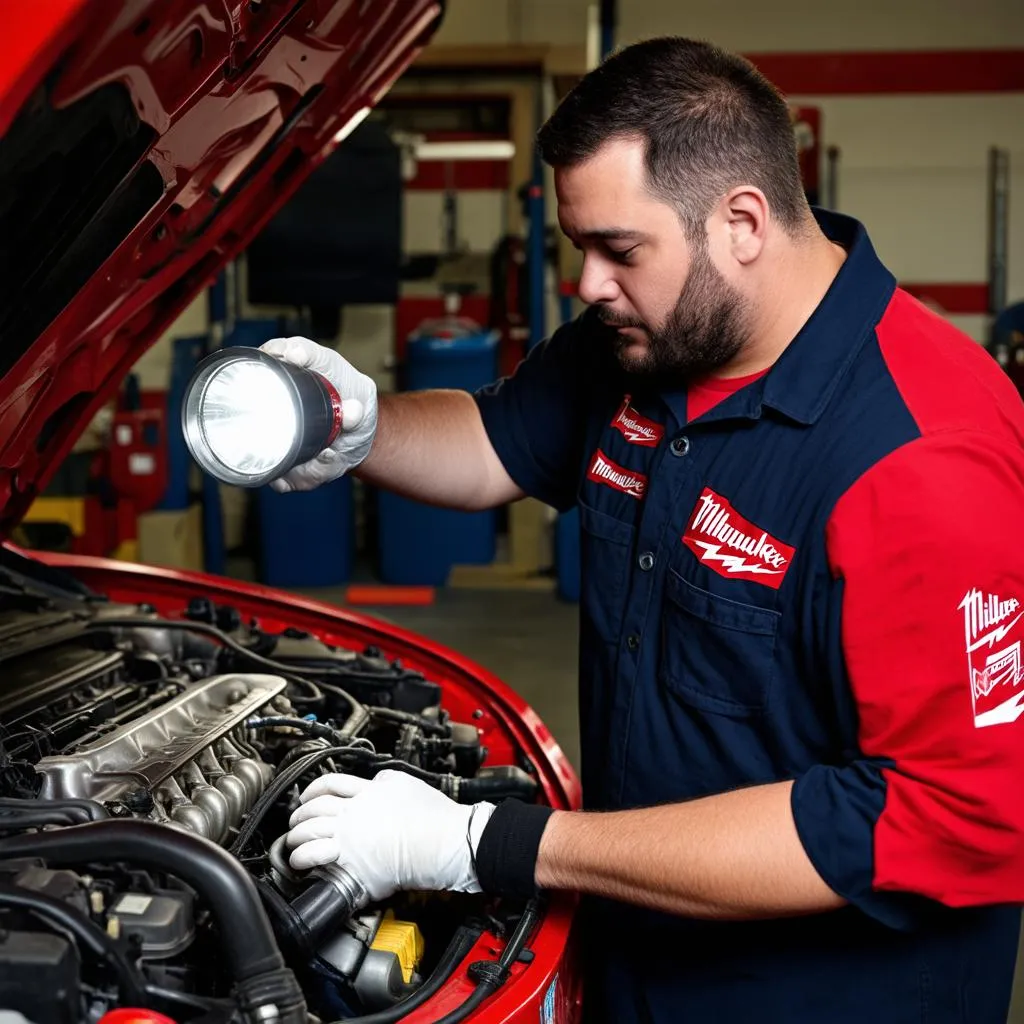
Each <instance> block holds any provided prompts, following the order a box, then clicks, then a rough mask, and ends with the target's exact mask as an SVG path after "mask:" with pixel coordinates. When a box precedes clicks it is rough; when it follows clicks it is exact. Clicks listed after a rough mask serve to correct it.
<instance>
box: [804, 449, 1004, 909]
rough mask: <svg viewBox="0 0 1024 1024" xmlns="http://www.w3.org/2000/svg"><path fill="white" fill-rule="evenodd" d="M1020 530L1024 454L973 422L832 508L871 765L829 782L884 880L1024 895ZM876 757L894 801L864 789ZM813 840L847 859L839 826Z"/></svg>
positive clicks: (972, 898)
mask: <svg viewBox="0 0 1024 1024" xmlns="http://www.w3.org/2000/svg"><path fill="white" fill-rule="evenodd" d="M1022 525H1024V452H1022V451H1021V449H1020V447H1019V446H1017V445H1015V444H1014V443H1012V442H1010V441H1006V440H1002V439H999V438H998V437H995V436H993V435H990V434H982V433H980V432H967V431H950V432H948V433H937V434H932V435H929V436H926V437H923V438H921V439H919V440H917V441H914V442H912V443H910V444H908V445H905V446H904V447H902V448H900V449H898V450H897V451H895V452H894V453H892V454H891V455H890V456H888V457H887V458H885V459H884V460H882V461H881V462H880V463H878V464H877V465H876V466H875V467H873V468H872V469H871V470H870V471H869V472H868V473H866V474H865V475H864V476H863V477H861V478H860V479H859V480H858V481H857V482H856V483H855V484H854V485H853V487H852V488H851V489H850V490H849V491H847V493H846V494H845V495H844V496H843V497H842V498H841V499H840V501H839V502H838V503H837V505H836V507H835V509H834V512H833V514H832V516H831V519H830V522H829V525H828V528H827V533H826V543H827V549H828V557H829V563H830V567H831V570H832V573H833V576H834V577H835V578H836V580H837V581H838V582H840V583H841V586H842V588H843V602H842V624H841V635H842V646H843V655H844V660H845V664H846V667H847V670H848V675H849V681H850V686H851V689H852V692H853V696H854V699H855V702H856V707H857V710H858V714H859V721H860V725H859V729H860V732H859V746H860V751H861V753H862V755H863V757H864V759H865V761H864V763H862V764H858V765H854V766H850V767H849V768H840V769H837V770H836V774H835V777H834V778H833V779H832V780H831V782H830V785H829V789H830V792H831V794H832V797H831V798H832V799H834V800H838V801H839V803H840V804H841V803H842V801H843V799H844V797H843V792H844V791H845V792H847V793H848V795H849V801H850V806H849V807H848V808H846V809H845V812H846V813H848V814H849V815H853V816H857V815H860V816H861V817H863V818H865V819H866V820H864V822H863V824H864V825H865V826H867V827H870V828H871V829H872V830H873V835H872V844H871V846H872V852H873V864H872V865H871V872H870V878H871V886H872V888H873V889H874V890H875V891H894V892H905V893H914V894H917V895H921V896H926V897H929V898H931V899H934V900H938V901H940V902H942V903H944V904H946V905H949V906H967V905H977V904H985V903H995V902H998V903H1004V902H1021V901H1024V791H1022V784H1024V655H1022V648H1024V546H1022V545H1021V543H1020V541H1019V540H1018V537H1017V533H1018V530H1019V529H1020V528H1021V526H1022ZM865 765H867V766H870V768H871V770H872V771H873V772H877V773H878V774H880V776H881V780H880V781H881V782H882V783H884V800H883V801H879V802H878V803H873V802H872V801H863V800H860V799H859V796H858V794H859V792H860V789H861V788H862V786H863V781H864V769H865ZM844 772H847V773H848V775H847V777H846V782H844V775H843V773H844ZM837 794H838V795H837ZM794 807H795V809H796V807H797V804H796V802H795V804H794ZM839 813H843V811H842V808H840V811H839ZM872 818H873V819H874V820H872ZM799 825H800V822H799V821H798V827H799ZM835 834H836V835H837V836H839V835H840V834H841V830H838V829H837V830H836V831H835ZM836 841H838V839H837V840H836ZM805 845H808V841H807V840H805ZM809 845H810V848H809V851H808V852H809V853H810V854H811V857H812V860H816V861H817V862H819V863H821V864H828V863H829V862H830V861H834V860H836V859H838V860H841V859H842V856H843V854H842V853H841V851H835V850H829V849H828V839H827V837H824V836H814V837H813V838H810V843H809ZM826 880H827V877H826Z"/></svg>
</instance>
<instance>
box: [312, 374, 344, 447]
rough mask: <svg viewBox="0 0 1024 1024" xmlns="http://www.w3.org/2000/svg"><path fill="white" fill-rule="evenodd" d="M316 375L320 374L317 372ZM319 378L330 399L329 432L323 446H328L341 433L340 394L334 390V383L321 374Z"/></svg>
mask: <svg viewBox="0 0 1024 1024" xmlns="http://www.w3.org/2000/svg"><path fill="white" fill-rule="evenodd" d="M317 376H320V375H319V374H318V375H317ZM320 379H321V380H322V381H323V382H324V387H325V388H326V390H327V397H328V398H330V400H331V434H330V437H328V438H327V444H326V445H325V446H324V447H325V448H330V446H331V445H332V444H334V442H335V441H337V440H338V435H339V434H340V433H341V395H339V394H338V392H337V390H335V387H334V385H333V384H332V383H331V382H330V381H329V380H328V379H327V378H326V377H323V376H320Z"/></svg>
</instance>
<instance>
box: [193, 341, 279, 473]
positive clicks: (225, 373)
mask: <svg viewBox="0 0 1024 1024" xmlns="http://www.w3.org/2000/svg"><path fill="white" fill-rule="evenodd" d="M199 419H200V422H201V424H202V431H203V434H204V435H205V438H206V443H207V445H209V448H210V452H211V454H212V455H213V456H214V457H215V458H216V459H217V460H218V461H220V462H221V463H222V464H223V465H225V466H226V467H228V468H229V469H231V470H234V471H235V472H237V473H244V474H247V475H252V476H258V475H260V474H262V473H266V472H269V471H270V470H272V469H274V467H275V466H277V465H279V464H280V463H282V462H283V461H284V460H285V459H286V458H287V456H288V454H289V452H290V451H291V450H292V447H293V445H294V444H295V440H296V434H297V432H298V429H299V418H298V414H297V411H296V408H295V401H294V399H293V397H292V394H291V392H290V391H289V388H288V385H287V384H286V383H285V381H284V380H282V379H281V377H280V375H279V374H277V373H275V372H274V370H273V369H271V368H270V367H269V366H265V365H263V364H261V363H256V362H248V361H245V360H237V361H235V362H231V363H227V364H225V366H224V367H223V368H222V369H221V370H220V371H219V372H217V373H215V374H214V376H213V377H212V378H211V379H210V381H209V382H208V383H207V385H206V389H205V392H204V394H203V402H202V410H201V414H200V417H199Z"/></svg>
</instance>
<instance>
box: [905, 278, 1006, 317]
mask: <svg viewBox="0 0 1024 1024" xmlns="http://www.w3.org/2000/svg"><path fill="white" fill-rule="evenodd" d="M900 287H901V288H902V289H903V290H904V291H906V292H910V294H911V295H913V296H914V298H915V299H920V300H921V301H922V302H926V303H927V302H932V303H935V305H937V306H939V307H940V308H941V309H942V311H943V312H945V313H987V312H988V285H987V284H942V283H938V284H916V283H911V284H904V283H903V282H902V281H901V282H900Z"/></svg>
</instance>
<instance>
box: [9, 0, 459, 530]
mask: <svg viewBox="0 0 1024 1024" xmlns="http://www.w3.org/2000/svg"><path fill="white" fill-rule="evenodd" d="M8 6H9V9H6V8H5V11H4V13H3V15H2V18H3V20H4V22H5V23H6V25H5V28H6V31H5V33H4V36H5V50H6V53H5V62H4V65H3V66H2V67H0V281H2V284H0V288H2V301H0V536H6V535H7V534H8V533H9V532H10V530H11V528H12V527H13V526H14V525H15V524H16V523H17V522H18V520H19V519H20V518H21V517H22V515H24V513H25V511H26V509H27V508H28V506H29V505H30V504H31V502H32V501H33V499H34V498H35V497H36V495H37V494H38V493H39V491H40V490H41V488H42V487H43V486H44V485H45V483H46V480H47V479H48V477H49V475H50V474H52V472H53V471H54V470H55V469H56V468H57V467H58V465H59V464H60V460H61V459H62V458H63V457H64V456H65V455H66V454H67V452H68V451H69V449H70V447H71V445H72V444H73V442H74V440H75V438H76V437H77V436H78V435H79V434H80V433H81V431H82V430H83V429H84V427H85V425H86V424H87V423H88V422H89V420H90V419H91V418H92V416H93V415H94V413H95V412H96V410H97V409H99V407H100V406H101V405H102V404H103V402H104V401H106V400H107V398H108V397H109V396H110V393H111V391H112V390H113V389H114V388H116V386H117V385H118V383H119V382H120V381H121V380H122V379H123V377H124V375H125V374H126V373H127V372H128V370H129V369H130V368H131V367H132V365H133V364H134V363H135V362H136V361H137V360H138V358H139V356H140V355H142V353H143V352H144V351H145V350H146V349H147V348H148V347H149V346H150V345H151V344H152V343H153V342H154V341H155V340H156V339H157V338H159V337H160V335H161V334H162V333H163V332H164V331H166V329H167V328H168V327H169V326H170V324H171V323H173V321H174V320H175V318H176V317H177V316H178V315H179V314H180V313H181V311H182V310H183V309H184V307H185V306H186V305H187V304H188V303H189V302H190V301H191V300H192V299H193V298H194V297H195V295H196V294H197V293H198V292H199V291H200V290H201V289H202V288H204V287H205V286H206V285H208V284H209V283H210V282H211V281H212V280H213V278H214V277H215V276H216V274H217V273H218V271H219V270H220V269H221V268H222V267H223V266H224V264H225V263H227V262H229V261H230V260H231V259H233V258H234V257H235V256H237V255H238V254H239V253H240V252H241V251H242V250H243V249H244V248H245V246H246V245H247V244H248V243H249V241H250V240H251V239H252V238H253V236H254V235H255V234H256V233H257V232H258V231H259V230H260V229H261V228H262V227H263V226H264V225H265V224H266V223H267V221H268V220H269V219H270V218H271V217H272V216H273V214H274V213H276V212H277V210H278V209H279V208H280V207H281V205H283V204H284V202H285V201H286V200H287V199H288V198H289V197H290V196H291V195H292V193H293V192H294V191H295V189H296V188H297V187H298V186H299V185H300V184H301V182H302V181H303V180H304V179H305V178H306V177H307V176H308V175H309V174H310V173H311V172H312V171H313V170H314V169H315V168H316V167H317V166H318V165H319V164H320V163H321V162H322V161H323V160H324V159H325V158H326V157H327V156H328V155H329V154H330V153H331V152H332V151H333V149H334V148H335V147H336V146H337V145H338V144H339V142H341V141H342V140H343V138H344V137H345V135H346V132H347V131H349V130H351V128H352V127H354V125H355V124H356V123H357V122H358V120H359V119H360V118H361V116H363V112H364V111H365V110H366V109H367V108H371V107H373V106H374V105H375V104H376V103H377V102H379V100H380V99H381V97H382V96H383V95H384V94H385V93H386V92H387V90H388V89H389V88H390V86H391V84H392V83H393V82H394V80H395V79H396V78H397V77H398V76H399V75H400V74H401V73H402V71H404V70H405V68H406V67H407V66H408V65H409V63H410V62H411V61H412V60H413V59H414V58H415V56H416V55H417V53H418V52H419V50H420V49H421V48H422V47H423V46H424V45H425V44H426V43H427V42H428V41H429V38H430V36H431V35H432V33H433V31H434V29H435V28H436V26H437V23H438V21H439V19H440V17H441V14H442V9H443V0H125V2H122V3H107V2H105V0H46V2H45V3H31V4H29V3H25V4H11V5H8Z"/></svg>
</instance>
